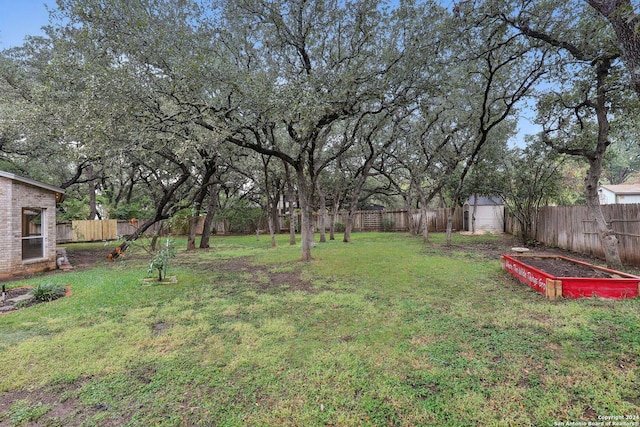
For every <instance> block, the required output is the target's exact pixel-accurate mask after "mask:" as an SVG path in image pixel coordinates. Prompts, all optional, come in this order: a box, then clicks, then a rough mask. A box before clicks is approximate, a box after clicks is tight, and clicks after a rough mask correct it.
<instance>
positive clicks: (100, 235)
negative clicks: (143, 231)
mask: <svg viewBox="0 0 640 427" xmlns="http://www.w3.org/2000/svg"><path fill="white" fill-rule="evenodd" d="M134 231H135V227H134V226H133V225H132V224H131V223H130V222H129V221H119V220H116V219H104V220H93V221H91V220H79V221H71V222H59V223H58V224H56V241H57V242H58V243H67V242H96V241H101V240H115V239H118V238H119V237H120V236H123V235H126V234H131V233H133V232H134Z"/></svg>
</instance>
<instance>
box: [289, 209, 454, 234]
mask: <svg viewBox="0 0 640 427" xmlns="http://www.w3.org/2000/svg"><path fill="white" fill-rule="evenodd" d="M447 213H448V209H433V210H429V211H427V226H428V228H429V231H430V232H437V233H440V232H444V231H446V229H447ZM347 216H348V213H347V212H346V211H340V212H338V213H337V214H336V222H337V223H340V224H345V223H346V222H347ZM421 217H422V211H421V210H419V209H412V210H406V209H400V210H388V211H387V210H379V211H356V212H355V213H354V215H353V231H356V232H357V231H409V230H411V229H414V228H415V229H416V230H417V229H419V226H420V224H421V222H420V220H421ZM279 218H280V229H281V230H283V231H284V230H288V220H289V216H288V215H280V217H279ZM296 221H297V224H300V215H297V219H296ZM330 222H331V216H330V215H329V214H327V215H325V218H324V224H325V228H326V229H329V224H330ZM313 225H314V228H315V229H316V230H319V229H320V227H321V224H320V215H318V214H316V215H314V216H313ZM462 226H463V210H462V208H456V209H455V212H454V214H453V224H452V228H453V230H456V231H459V230H462Z"/></svg>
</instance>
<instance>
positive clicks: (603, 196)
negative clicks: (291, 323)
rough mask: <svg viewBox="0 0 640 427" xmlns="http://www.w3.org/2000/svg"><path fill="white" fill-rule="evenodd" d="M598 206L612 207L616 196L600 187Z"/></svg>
mask: <svg viewBox="0 0 640 427" xmlns="http://www.w3.org/2000/svg"><path fill="white" fill-rule="evenodd" d="M599 197H600V204H601V205H612V204H614V203H616V194H615V193H614V192H613V191H611V190H608V189H606V188H604V187H600V195H599Z"/></svg>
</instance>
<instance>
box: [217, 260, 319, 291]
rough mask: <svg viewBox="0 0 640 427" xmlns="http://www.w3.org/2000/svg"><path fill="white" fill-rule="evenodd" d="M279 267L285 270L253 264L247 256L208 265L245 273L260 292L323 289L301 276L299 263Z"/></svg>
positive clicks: (223, 271) (221, 270)
mask: <svg viewBox="0 0 640 427" xmlns="http://www.w3.org/2000/svg"><path fill="white" fill-rule="evenodd" d="M280 267H282V268H283V269H286V270H287V271H277V267H276V270H274V267H273V266H265V265H257V264H253V263H252V260H251V258H249V257H242V258H231V259H226V260H220V261H215V262H213V263H212V264H211V265H210V268H211V269H214V270H217V271H219V272H222V273H233V274H237V273H245V274H246V275H247V276H248V281H249V282H251V283H253V284H254V285H255V286H256V288H257V289H258V290H260V291H262V292H271V291H274V290H282V289H287V290H290V291H302V292H308V293H312V294H316V293H318V292H320V291H322V290H323V289H321V288H318V287H316V286H314V285H313V283H311V282H310V281H308V280H305V279H303V278H302V271H301V265H294V264H291V265H285V266H280Z"/></svg>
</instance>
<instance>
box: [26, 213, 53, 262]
mask: <svg viewBox="0 0 640 427" xmlns="http://www.w3.org/2000/svg"><path fill="white" fill-rule="evenodd" d="M29 211H32V212H34V213H35V212H38V213H39V214H40V234H30V232H29V231H28V225H27V224H25V220H26V219H27V217H28V216H27V215H28V213H29ZM45 212H46V209H44V208H30V207H23V208H22V217H21V219H20V221H21V226H22V238H21V239H20V243H21V245H22V247H21V253H22V261H26V262H28V261H33V260H40V259H43V258H44V257H45V256H44V254H45V250H44V249H45V247H46V229H47V228H46V215H45ZM33 240H40V241H41V242H42V243H41V245H40V255H39V256H30V254H29V255H26V254H25V244H26V243H27V242H30V241H33Z"/></svg>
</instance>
